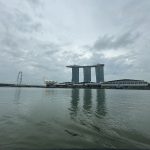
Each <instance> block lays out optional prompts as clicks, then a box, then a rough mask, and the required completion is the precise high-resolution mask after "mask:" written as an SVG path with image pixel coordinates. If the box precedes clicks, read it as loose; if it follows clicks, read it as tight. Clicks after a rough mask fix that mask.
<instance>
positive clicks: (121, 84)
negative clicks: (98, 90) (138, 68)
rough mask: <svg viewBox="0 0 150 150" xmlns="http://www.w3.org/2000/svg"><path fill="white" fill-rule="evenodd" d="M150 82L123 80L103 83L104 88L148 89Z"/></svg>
mask: <svg viewBox="0 0 150 150" xmlns="http://www.w3.org/2000/svg"><path fill="white" fill-rule="evenodd" d="M148 84H149V83H148V82H146V81H144V80H133V79H121V80H112V81H107V82H103V83H102V84H101V86H102V87H116V88H117V87H118V88H120V87H147V86H148Z"/></svg>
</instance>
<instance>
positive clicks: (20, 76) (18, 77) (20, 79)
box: [17, 71, 22, 85]
mask: <svg viewBox="0 0 150 150" xmlns="http://www.w3.org/2000/svg"><path fill="white" fill-rule="evenodd" d="M21 83H22V71H19V73H18V76H17V85H21Z"/></svg>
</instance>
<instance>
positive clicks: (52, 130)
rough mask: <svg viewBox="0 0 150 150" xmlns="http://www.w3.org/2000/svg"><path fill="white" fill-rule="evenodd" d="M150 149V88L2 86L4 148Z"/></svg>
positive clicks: (1, 142) (0, 145)
mask: <svg viewBox="0 0 150 150" xmlns="http://www.w3.org/2000/svg"><path fill="white" fill-rule="evenodd" d="M13 148H14V149H17V148H18V149H19V148H25V149H27V148H30V149H33V148H37V149H44V148H150V91H142V90H102V89H40V88H39V89H38V88H0V149H13Z"/></svg>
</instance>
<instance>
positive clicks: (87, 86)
mask: <svg viewBox="0 0 150 150" xmlns="http://www.w3.org/2000/svg"><path fill="white" fill-rule="evenodd" d="M0 87H20V88H71V89H72V88H76V89H116V90H117V89H121V90H150V87H149V86H147V87H117V88H116V87H102V86H101V85H90V86H89V85H49V86H46V85H23V84H22V85H16V84H7V83H6V84H5V83H0Z"/></svg>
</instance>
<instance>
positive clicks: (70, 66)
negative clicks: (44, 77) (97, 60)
mask: <svg viewBox="0 0 150 150" xmlns="http://www.w3.org/2000/svg"><path fill="white" fill-rule="evenodd" d="M97 66H104V64H96V65H86V66H80V65H69V66H66V67H68V68H74V67H77V68H84V67H97Z"/></svg>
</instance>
